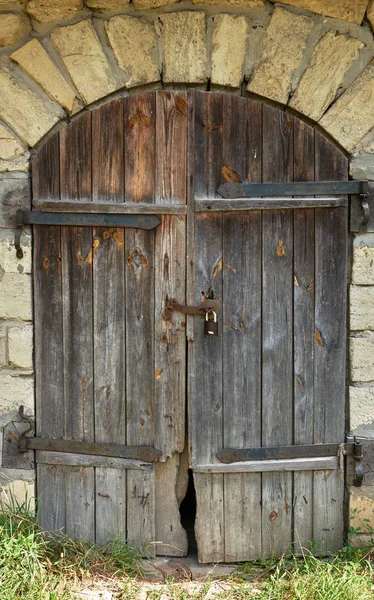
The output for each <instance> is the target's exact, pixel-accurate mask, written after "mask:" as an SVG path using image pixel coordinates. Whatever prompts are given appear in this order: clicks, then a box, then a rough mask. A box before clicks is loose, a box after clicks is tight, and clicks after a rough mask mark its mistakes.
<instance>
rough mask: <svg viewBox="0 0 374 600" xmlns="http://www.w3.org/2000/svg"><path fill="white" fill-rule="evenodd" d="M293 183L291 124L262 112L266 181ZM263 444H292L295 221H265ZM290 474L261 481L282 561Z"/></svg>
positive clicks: (272, 217)
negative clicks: (293, 234)
mask: <svg viewBox="0 0 374 600" xmlns="http://www.w3.org/2000/svg"><path fill="white" fill-rule="evenodd" d="M292 178H293V119H292V117H290V116H288V115H286V114H285V113H282V112H280V111H278V110H276V109H274V108H273V107H270V106H265V105H264V107H263V181H265V182H272V181H279V182H286V181H292ZM262 227H263V230H262V248H263V249H262V257H263V267H262V273H263V284H262V285H263V288H262V293H263V297H262V312H263V315H264V316H265V317H264V320H263V324H262V398H263V408H262V443H263V445H269V444H273V445H275V444H278V445H283V444H290V443H292V441H293V440H292V437H293V432H292V421H293V415H292V413H293V384H292V379H293V364H292V363H293V360H292V352H293V347H292V319H293V314H292V292H293V273H292V271H293V239H292V230H293V215H292V214H290V213H289V212H287V211H280V210H279V211H264V213H263V215H262ZM291 527H292V474H291V473H271V474H264V475H263V477H262V551H263V554H264V555H265V556H270V555H272V554H275V555H280V554H282V553H283V552H285V551H286V550H287V549H288V548H289V547H290V544H291V539H292V538H291Z"/></svg>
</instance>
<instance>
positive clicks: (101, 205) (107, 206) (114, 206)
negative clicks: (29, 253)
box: [33, 198, 187, 215]
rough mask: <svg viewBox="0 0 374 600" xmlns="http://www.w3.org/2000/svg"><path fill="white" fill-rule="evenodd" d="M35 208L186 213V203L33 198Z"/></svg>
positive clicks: (83, 211)
mask: <svg viewBox="0 0 374 600" xmlns="http://www.w3.org/2000/svg"><path fill="white" fill-rule="evenodd" d="M33 208H34V209H35V210H40V211H44V212H56V213H64V212H67V213H93V214H94V213H106V214H117V215H134V214H138V215H185V214H187V207H186V205H185V204H181V203H178V204H146V203H145V202H80V201H76V202H75V201H61V200H38V198H36V199H34V200H33Z"/></svg>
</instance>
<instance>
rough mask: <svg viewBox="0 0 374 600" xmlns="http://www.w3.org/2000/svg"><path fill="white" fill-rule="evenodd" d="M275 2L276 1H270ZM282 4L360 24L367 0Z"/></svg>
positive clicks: (284, 0)
mask: <svg viewBox="0 0 374 600" xmlns="http://www.w3.org/2000/svg"><path fill="white" fill-rule="evenodd" d="M270 1H271V2H276V1H277V0H270ZM282 4H290V5H291V6H299V7H300V8H306V9H307V10H310V11H312V12H315V13H317V14H318V15H326V16H327V17H332V18H333V19H344V20H345V21H351V22H352V23H358V24H360V23H362V20H363V18H364V15H365V10H366V7H367V4H368V0H282Z"/></svg>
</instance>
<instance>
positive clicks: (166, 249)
mask: <svg viewBox="0 0 374 600" xmlns="http://www.w3.org/2000/svg"><path fill="white" fill-rule="evenodd" d="M156 124H157V128H156V183H155V185H156V203H157V204H163V203H167V204H173V203H174V202H183V203H186V183H187V181H186V172H187V93H186V92H179V93H178V92H165V91H160V92H157V93H156ZM185 235H186V220H185V217H180V216H176V215H163V216H162V217H161V225H160V226H159V227H158V228H157V230H156V238H155V349H154V352H155V364H154V378H155V406H156V407H157V410H156V412H155V418H154V427H155V438H154V439H155V446H156V447H157V448H158V449H159V450H161V452H162V457H161V461H165V460H166V464H159V465H157V467H156V470H155V476H156V538H157V540H158V541H162V543H163V544H162V546H160V545H158V546H157V552H158V553H161V554H163V555H165V553H166V554H168V553H171V554H172V555H174V556H182V555H184V554H186V552H187V537H186V532H185V530H184V529H183V527H182V526H181V524H180V513H179V506H178V502H177V498H176V484H177V469H178V466H179V455H178V454H175V453H181V452H183V449H184V445H185V426H186V424H185V412H186V333H185V327H186V318H185V316H184V315H183V314H182V313H177V312H176V313H174V314H173V315H172V317H171V319H166V318H164V317H165V315H164V311H165V306H166V301H167V299H168V298H176V299H177V300H178V301H179V302H182V303H183V304H184V303H185V298H186V289H185V286H186V268H185V267H186V262H185V261H186V256H185V254H186V239H185ZM165 489H168V494H167V496H168V500H167V501H166V499H165Z"/></svg>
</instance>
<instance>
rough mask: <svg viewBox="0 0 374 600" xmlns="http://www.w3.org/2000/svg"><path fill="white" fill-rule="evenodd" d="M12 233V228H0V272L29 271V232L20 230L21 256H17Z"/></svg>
mask: <svg viewBox="0 0 374 600" xmlns="http://www.w3.org/2000/svg"><path fill="white" fill-rule="evenodd" d="M14 233H15V232H14V229H13V230H12V229H0V273H31V234H30V233H29V232H27V231H23V232H22V235H21V248H22V250H23V258H17V255H16V250H15V248H14Z"/></svg>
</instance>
